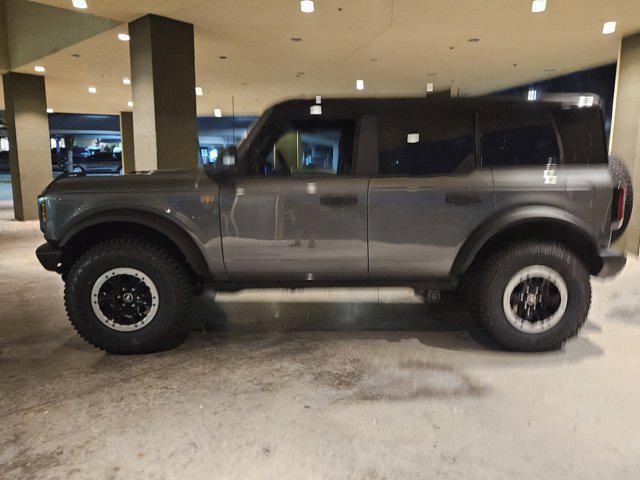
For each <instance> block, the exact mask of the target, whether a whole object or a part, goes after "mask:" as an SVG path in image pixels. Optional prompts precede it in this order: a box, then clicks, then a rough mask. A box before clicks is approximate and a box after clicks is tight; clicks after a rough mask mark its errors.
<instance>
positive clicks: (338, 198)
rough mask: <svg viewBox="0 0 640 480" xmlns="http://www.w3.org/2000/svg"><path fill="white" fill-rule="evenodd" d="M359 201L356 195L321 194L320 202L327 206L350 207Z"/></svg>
mask: <svg viewBox="0 0 640 480" xmlns="http://www.w3.org/2000/svg"><path fill="white" fill-rule="evenodd" d="M357 203H358V197H357V196H355V195H321V196H320V204H321V205H325V206H327V207H348V206H352V205H355V204H357Z"/></svg>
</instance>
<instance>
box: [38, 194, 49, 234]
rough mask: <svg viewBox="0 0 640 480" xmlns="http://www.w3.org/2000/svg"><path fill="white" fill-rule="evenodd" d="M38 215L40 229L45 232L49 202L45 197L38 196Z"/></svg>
mask: <svg viewBox="0 0 640 480" xmlns="http://www.w3.org/2000/svg"><path fill="white" fill-rule="evenodd" d="M38 215H39V217H40V230H42V231H43V232H44V231H45V228H46V226H47V202H46V201H45V198H44V197H38Z"/></svg>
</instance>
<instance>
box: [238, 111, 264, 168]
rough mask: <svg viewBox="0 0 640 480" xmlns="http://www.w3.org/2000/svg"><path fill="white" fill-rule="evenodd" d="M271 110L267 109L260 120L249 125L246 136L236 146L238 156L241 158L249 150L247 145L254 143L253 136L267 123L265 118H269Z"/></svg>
mask: <svg viewBox="0 0 640 480" xmlns="http://www.w3.org/2000/svg"><path fill="white" fill-rule="evenodd" d="M272 110H273V108H268V109H267V110H265V111H264V113H263V114H262V115H261V116H260V118H258V119H257V120H256V121H255V122H253V123H252V124H251V125H249V128H247V135H246V136H245V137H244V139H242V140H241V141H240V143H239V144H238V154H239V155H240V156H242V155H243V154H244V153H245V152H246V151H247V149H248V148H249V145H251V143H252V142H254V141H255V136H256V135H257V134H258V133H259V132H260V130H262V126H263V125H264V124H265V122H266V121H267V118H268V117H270V116H271V112H272Z"/></svg>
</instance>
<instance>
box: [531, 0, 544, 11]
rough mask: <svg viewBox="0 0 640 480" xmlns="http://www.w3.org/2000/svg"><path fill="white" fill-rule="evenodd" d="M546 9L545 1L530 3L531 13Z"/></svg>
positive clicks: (538, 0)
mask: <svg viewBox="0 0 640 480" xmlns="http://www.w3.org/2000/svg"><path fill="white" fill-rule="evenodd" d="M546 9H547V0H533V2H531V11H532V12H533V13H540V12H544V11H545V10H546Z"/></svg>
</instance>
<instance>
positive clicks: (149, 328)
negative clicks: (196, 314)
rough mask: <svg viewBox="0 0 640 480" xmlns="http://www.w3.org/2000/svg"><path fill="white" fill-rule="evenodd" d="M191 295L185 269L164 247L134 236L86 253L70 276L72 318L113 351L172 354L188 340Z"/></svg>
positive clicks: (91, 337)
mask: <svg viewBox="0 0 640 480" xmlns="http://www.w3.org/2000/svg"><path fill="white" fill-rule="evenodd" d="M191 296H192V285H191V282H190V277H189V275H188V273H187V271H186V269H185V267H184V266H183V265H182V264H181V263H180V262H178V261H177V260H176V259H175V258H174V257H173V256H172V255H170V254H169V253H168V252H166V251H165V250H164V249H162V248H160V247H158V246H156V245H153V244H150V243H147V242H144V241H142V240H138V239H135V238H116V239H111V240H106V241H104V242H102V243H99V244H97V245H95V246H94V247H92V248H90V249H89V250H87V251H86V252H85V253H84V254H82V255H81V256H80V257H78V259H77V260H76V261H75V262H74V263H73V264H72V265H71V268H70V269H69V271H68V272H67V274H66V275H65V292H64V298H65V306H66V309H67V313H68V315H69V320H70V321H71V324H72V325H73V326H74V328H75V329H76V330H77V331H78V333H79V334H80V335H81V336H82V337H83V338H84V339H85V340H87V341H88V342H89V343H91V344H92V345H94V346H95V347H98V348H100V349H102V350H104V351H106V352H109V353H116V354H134V353H150V352H155V351H161V350H167V349H169V348H173V347H176V346H178V345H179V344H180V343H182V342H183V341H184V339H185V338H186V336H187V334H188V332H187V329H186V326H185V321H186V316H187V313H188V311H189V307H190V304H191Z"/></svg>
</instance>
